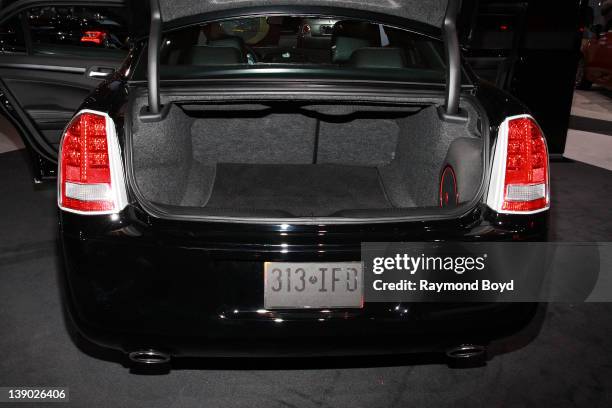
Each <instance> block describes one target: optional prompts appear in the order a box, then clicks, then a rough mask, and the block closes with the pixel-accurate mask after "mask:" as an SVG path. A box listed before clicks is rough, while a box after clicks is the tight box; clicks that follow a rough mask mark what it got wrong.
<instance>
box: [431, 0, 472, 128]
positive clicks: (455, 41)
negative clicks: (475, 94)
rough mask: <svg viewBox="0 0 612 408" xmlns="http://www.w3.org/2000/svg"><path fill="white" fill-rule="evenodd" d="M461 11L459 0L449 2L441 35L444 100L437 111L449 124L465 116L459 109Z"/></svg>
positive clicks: (465, 118)
mask: <svg viewBox="0 0 612 408" xmlns="http://www.w3.org/2000/svg"><path fill="white" fill-rule="evenodd" d="M460 9H461V0H449V1H448V6H447V8H446V15H445V16H444V25H443V27H442V34H443V36H444V51H445V53H446V61H447V68H446V100H445V103H444V106H443V107H440V108H439V109H438V113H439V114H440V117H441V118H442V119H444V120H446V121H449V122H465V121H466V120H467V115H466V114H465V112H464V111H462V110H461V108H460V107H459V99H460V96H461V53H460V51H459V37H458V35H457V15H458V14H459V11H460Z"/></svg>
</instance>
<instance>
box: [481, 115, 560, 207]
mask: <svg viewBox="0 0 612 408" xmlns="http://www.w3.org/2000/svg"><path fill="white" fill-rule="evenodd" d="M548 168H549V166H548V150H547V148H546V140H545V139H544V135H543V134H542V130H541V129H540V127H539V126H538V124H537V123H536V122H535V120H534V119H533V118H532V117H531V116H529V115H521V116H515V117H511V118H508V119H506V120H505V121H504V122H503V123H502V125H501V126H500V128H499V135H498V138H497V145H496V148H495V158H494V160H493V169H492V173H491V183H490V186H489V195H488V198H487V204H488V205H489V207H491V208H492V209H493V210H495V211H497V212H500V213H509V214H526V213H535V212H540V211H545V210H547V209H549V208H550V187H549V174H548Z"/></svg>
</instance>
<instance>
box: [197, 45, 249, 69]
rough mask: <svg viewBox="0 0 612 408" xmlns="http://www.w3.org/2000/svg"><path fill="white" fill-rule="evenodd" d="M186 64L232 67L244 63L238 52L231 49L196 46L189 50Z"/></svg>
mask: <svg viewBox="0 0 612 408" xmlns="http://www.w3.org/2000/svg"><path fill="white" fill-rule="evenodd" d="M187 63H188V64H191V65H205V66H216V65H234V64H242V63H244V58H243V57H242V54H241V53H240V51H239V50H237V49H236V48H233V47H210V46H206V45H198V46H195V47H192V48H191V52H190V54H189V56H188V61H187Z"/></svg>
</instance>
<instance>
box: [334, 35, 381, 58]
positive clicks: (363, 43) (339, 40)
mask: <svg viewBox="0 0 612 408" xmlns="http://www.w3.org/2000/svg"><path fill="white" fill-rule="evenodd" d="M370 45H371V44H370V42H369V41H368V40H364V39H361V38H353V37H336V39H335V41H334V44H333V45H332V48H331V50H332V62H334V63H336V64H338V63H343V62H348V60H349V59H350V58H351V55H353V52H355V51H356V50H358V49H359V48H364V47H369V46H370Z"/></svg>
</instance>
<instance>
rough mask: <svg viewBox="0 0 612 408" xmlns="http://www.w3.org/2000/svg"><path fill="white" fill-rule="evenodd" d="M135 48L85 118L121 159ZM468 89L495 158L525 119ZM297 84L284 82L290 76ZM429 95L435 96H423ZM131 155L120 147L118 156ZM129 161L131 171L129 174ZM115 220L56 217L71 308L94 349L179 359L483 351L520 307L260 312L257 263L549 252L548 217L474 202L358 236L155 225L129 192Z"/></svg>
mask: <svg viewBox="0 0 612 408" xmlns="http://www.w3.org/2000/svg"><path fill="white" fill-rule="evenodd" d="M143 45H144V44H142V43H140V44H137V46H136V47H135V48H134V50H133V51H132V53H131V54H130V57H129V58H128V61H127V62H126V63H125V65H124V66H123V67H122V69H121V70H120V71H119V72H118V73H117V74H116V75H115V76H114V77H113V78H112V79H111V80H109V81H107V82H105V83H104V84H102V85H101V86H100V87H98V88H97V89H96V91H95V92H94V93H93V94H91V95H90V96H89V97H88V98H87V100H86V101H85V103H84V104H83V106H82V107H81V108H82V109H83V108H87V109H92V110H99V111H104V112H108V113H109V114H110V116H111V117H112V118H113V119H114V121H115V124H116V125H117V128H118V136H119V142H120V145H121V146H122V147H123V148H125V132H124V126H125V125H126V123H125V118H126V117H125V114H126V106H127V103H128V100H129V96H130V93H131V92H134V87H137V86H139V85H138V84H130V83H129V82H128V81H127V79H126V78H125V75H126V73H128V72H131V68H133V66H134V62H135V60H136V59H137V56H138V55H139V52H140V48H141V47H143ZM468 75H470V79H471V80H472V81H473V83H474V84H475V86H474V87H469V88H466V89H464V95H467V94H469V95H471V97H474V98H476V99H477V100H478V101H479V103H480V104H481V105H482V107H483V109H484V110H485V112H486V116H487V118H488V122H489V125H488V127H489V128H488V129H484V131H488V132H489V135H490V138H489V140H490V146H489V148H491V147H492V146H493V143H494V142H495V139H496V135H497V128H498V126H499V124H500V123H501V122H502V121H503V120H504V119H505V118H506V117H507V116H511V115H516V114H521V113H524V112H526V109H525V107H524V106H523V105H522V104H520V103H519V102H518V101H517V100H516V99H514V98H513V97H511V96H510V95H508V94H506V93H504V92H503V91H500V90H498V89H496V88H494V87H493V86H491V85H489V84H486V83H481V82H480V81H479V80H478V79H477V78H476V77H475V76H474V75H473V74H472V73H471V72H469V71H468ZM289 79H291V78H289ZM300 81H301V82H300V84H303V83H307V84H308V85H310V86H311V87H312V88H318V89H323V90H324V92H328V93H330V92H332V93H333V92H336V91H339V90H342V92H349V93H350V92H353V93H355V94H363V93H364V92H368V94H374V93H376V92H377V93H379V94H381V93H382V94H384V93H385V92H402V91H405V92H407V93H408V92H410V91H411V90H412V91H414V90H415V89H417V88H422V89H419V92H422V91H423V90H424V89H425V88H427V87H418V86H417V87H415V86H414V85H409V84H402V83H397V82H384V81H380V82H367V81H363V82H352V83H346V82H344V83H343V82H334V81H325V82H317V79H316V78H304V77H302V78H300ZM163 86H166V87H169V86H172V87H173V89H174V90H175V91H177V90H178V91H180V89H181V87H183V88H182V89H186V87H188V86H190V87H194V86H197V87H198V88H199V89H206V88H211V89H214V88H215V87H221V88H225V89H228V88H233V89H245V90H246V89H248V90H249V91H252V90H256V89H258V88H259V89H261V88H262V87H264V88H266V89H268V90H269V89H274V88H275V87H276V89H277V90H285V91H286V90H288V89H289V90H290V89H292V88H291V87H292V86H295V81H292V80H287V78H282V79H279V80H277V81H268V82H265V83H261V82H258V81H253V80H249V79H242V80H238V79H235V80H232V79H228V80H226V81H220V80H216V81H209V82H206V81H202V82H200V83H197V84H194V83H189V84H183V85H181V84H177V83H172V84H170V83H166V84H164V83H162V87H163ZM429 91H431V92H433V93H436V92H437V93H440V92H443V89H437V88H434V89H430V90H429ZM123 150H125V149H123ZM127 165H128V163H126V166H127ZM128 196H129V201H130V205H129V206H128V207H127V208H126V209H125V210H124V211H122V212H121V213H120V214H118V215H109V216H81V215H76V214H72V213H67V212H60V232H61V242H62V247H63V253H64V259H65V278H66V279H65V281H66V284H67V290H66V294H67V296H66V301H67V305H68V307H69V310H70V312H71V315H72V317H73V319H74V321H75V322H76V325H77V327H78V328H79V330H80V331H81V332H82V333H83V334H84V335H85V336H86V337H87V338H89V339H90V340H91V341H93V342H96V343H98V344H100V345H102V346H105V347H110V348H115V349H119V350H123V351H131V350H135V349H138V348H142V347H154V348H158V349H162V350H165V351H168V352H169V353H170V354H172V355H173V356H200V355H234V356H235V355H259V356H262V355H301V356H305V355H308V354H309V353H313V354H317V355H326V354H349V353H351V354H352V353H378V352H385V353H387V352H409V351H419V352H420V351H444V350H445V349H446V348H448V347H451V346H454V345H457V344H461V343H469V342H472V343H476V344H486V343H488V342H489V341H490V340H492V339H494V338H497V337H499V336H502V335H505V334H508V333H510V332H513V331H515V330H517V329H518V328H519V327H522V326H523V325H524V324H525V323H526V322H527V321H528V320H529V318H530V316H531V313H532V312H533V305H527V304H516V305H510V304H470V303H462V304H371V303H367V304H366V305H365V307H364V308H363V309H361V310H330V311H327V312H324V311H318V310H314V311H275V312H270V311H263V310H262V309H263V287H264V286H263V262H265V261H282V260H291V261H306V262H307V261H354V260H359V259H360V245H361V243H362V242H368V241H398V242H400V241H434V240H442V241H444V240H460V241H516V240H532V241H542V240H546V234H547V225H548V212H545V213H541V214H536V215H531V216H516V215H513V216H510V215H501V214H497V213H495V212H493V211H491V210H490V209H488V207H486V205H484V204H483V203H482V199H481V200H480V201H481V202H480V203H479V204H477V205H476V206H474V207H473V208H472V209H470V210H468V211H466V212H465V214H464V215H462V216H461V217H458V218H455V219H447V220H437V221H412V222H401V223H399V222H398V223H386V224H385V223H383V224H360V225H358V224H353V225H324V224H321V225H287V224H283V225H270V224H268V225H262V224H230V223H218V222H215V223H213V222H194V221H179V220H169V219H160V218H155V217H153V216H151V215H149V214H148V213H147V212H146V211H145V210H144V209H143V207H142V206H141V205H140V204H139V203H138V201H137V200H136V198H135V196H134V193H133V192H132V191H129V189H128Z"/></svg>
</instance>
